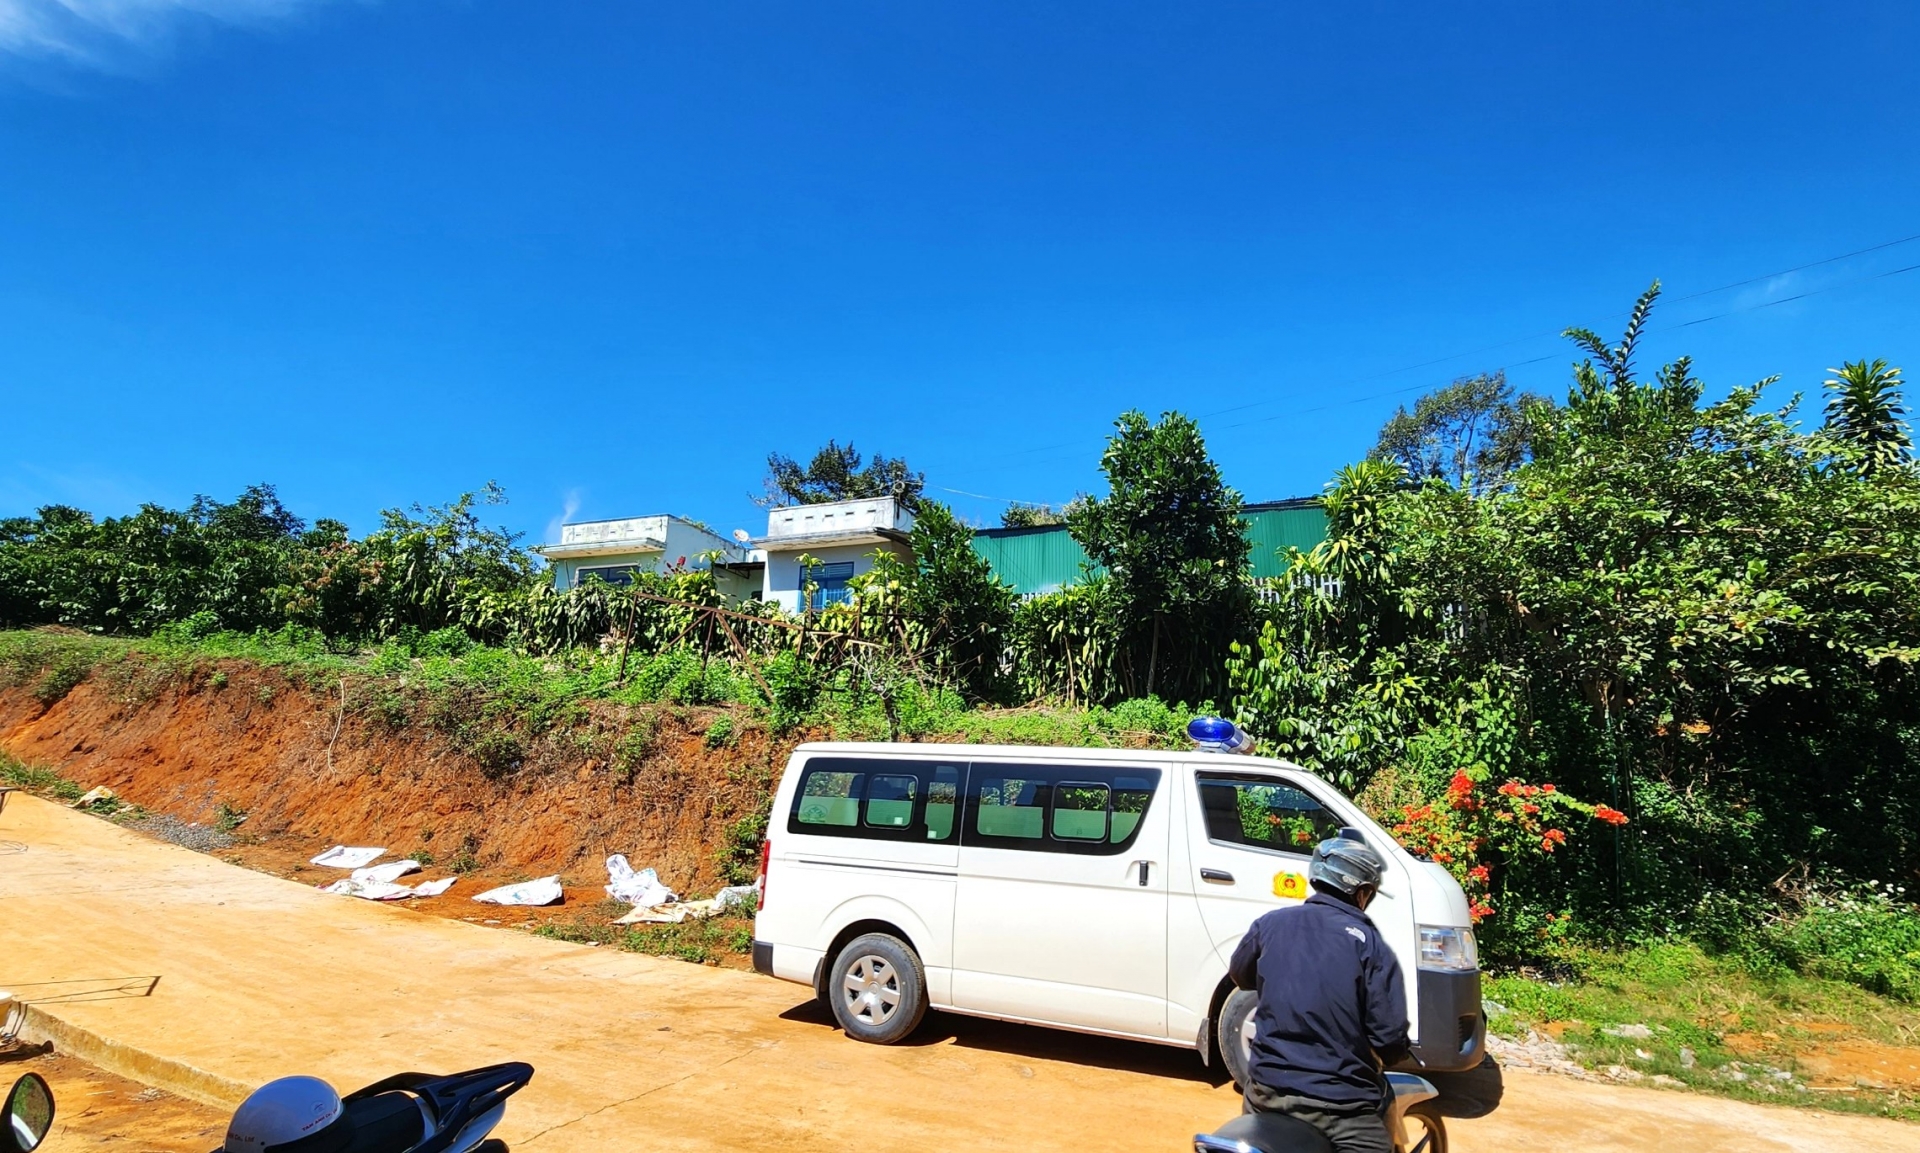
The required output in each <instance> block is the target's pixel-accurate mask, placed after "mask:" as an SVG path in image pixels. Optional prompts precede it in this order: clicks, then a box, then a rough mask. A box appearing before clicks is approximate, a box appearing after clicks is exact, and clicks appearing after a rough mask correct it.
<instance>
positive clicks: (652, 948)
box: [533, 900, 753, 965]
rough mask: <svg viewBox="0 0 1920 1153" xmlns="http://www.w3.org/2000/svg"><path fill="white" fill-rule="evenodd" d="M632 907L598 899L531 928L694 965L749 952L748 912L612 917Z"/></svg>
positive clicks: (750, 917)
mask: <svg viewBox="0 0 1920 1153" xmlns="http://www.w3.org/2000/svg"><path fill="white" fill-rule="evenodd" d="M632 907H633V906H631V905H629V904H627V903H626V902H625V901H613V900H607V901H601V902H599V903H598V904H595V905H591V906H589V907H587V908H586V909H585V910H583V911H582V914H581V915H580V916H578V917H576V918H574V919H573V920H571V921H553V922H549V923H547V924H545V925H542V926H540V927H539V928H538V929H535V930H534V931H533V932H534V935H535V936H537V937H547V938H549V939H551V940H555V941H572V942H573V943H575V944H578V945H611V946H613V947H615V948H618V949H625V950H627V951H628V952H630V953H647V954H650V955H652V956H656V957H674V958H677V959H678V960H682V961H691V962H693V963H694V964H696V965H719V964H722V963H723V959H725V958H729V957H732V958H738V957H745V956H748V955H750V954H751V953H752V952H753V910H752V908H751V907H749V908H747V909H745V910H742V911H741V912H739V913H723V914H721V915H720V916H717V917H710V918H708V919H707V920H704V921H682V922H681V923H680V924H678V925H632V926H628V925H615V924H611V923H610V922H612V921H613V920H614V919H616V918H618V917H620V916H622V915H624V914H625V913H626V912H627V910H629V909H631V908H632Z"/></svg>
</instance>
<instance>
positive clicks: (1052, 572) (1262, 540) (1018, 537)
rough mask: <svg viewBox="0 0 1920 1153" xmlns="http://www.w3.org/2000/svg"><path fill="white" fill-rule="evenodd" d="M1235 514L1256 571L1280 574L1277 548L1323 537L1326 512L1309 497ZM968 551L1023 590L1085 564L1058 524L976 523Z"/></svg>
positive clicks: (1037, 588) (1058, 579)
mask: <svg viewBox="0 0 1920 1153" xmlns="http://www.w3.org/2000/svg"><path fill="white" fill-rule="evenodd" d="M1240 515H1241V518H1242V519H1243V520H1245V521H1246V522H1247V536H1248V538H1249V539H1250V540H1251V541H1252V542H1253V548H1252V550H1251V551H1250V553H1249V559H1250V560H1252V562H1253V575H1254V576H1255V577H1276V576H1279V575H1280V574H1281V572H1282V570H1283V569H1284V568H1285V566H1286V562H1285V561H1284V560H1283V559H1282V558H1281V552H1282V550H1284V549H1286V548H1287V547H1289V546H1291V547H1293V548H1297V549H1299V550H1300V551H1302V552H1305V551H1307V550H1308V549H1311V548H1312V547H1313V546H1314V545H1317V544H1319V543H1320V542H1321V541H1322V540H1324V539H1326V535H1327V518H1326V514H1325V513H1323V512H1322V511H1321V510H1320V503H1319V501H1318V500H1316V499H1315V498H1313V497H1300V498H1297V499H1294V500H1275V501H1265V502H1262V503H1260V504H1250V505H1246V506H1244V507H1242V508H1241V510H1240ZM973 551H975V552H977V553H979V554H980V555H981V556H983V557H985V558H986V559H987V563H988V564H991V565H992V566H993V571H994V572H995V573H997V574H999V577H1000V579H1001V580H1004V581H1006V582H1007V583H1008V584H1010V585H1012V586H1013V589H1014V591H1015V592H1017V593H1019V594H1020V595H1022V596H1027V595H1029V594H1032V593H1047V592H1053V591H1054V590H1056V589H1058V588H1060V587H1061V586H1063V585H1070V584H1073V583H1074V582H1076V581H1078V580H1079V579H1080V574H1081V572H1082V570H1084V569H1085V568H1086V567H1087V554H1086V551H1085V550H1083V549H1082V548H1081V547H1080V545H1079V544H1078V543H1077V542H1076V541H1075V540H1074V539H1073V536H1072V534H1071V533H1069V532H1067V526H1066V525H1063V524H1050V525H1041V526H1039V527H1037V528H983V529H979V530H977V531H975V533H974V534H973Z"/></svg>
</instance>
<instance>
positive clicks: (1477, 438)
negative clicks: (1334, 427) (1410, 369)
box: [1369, 370, 1552, 492]
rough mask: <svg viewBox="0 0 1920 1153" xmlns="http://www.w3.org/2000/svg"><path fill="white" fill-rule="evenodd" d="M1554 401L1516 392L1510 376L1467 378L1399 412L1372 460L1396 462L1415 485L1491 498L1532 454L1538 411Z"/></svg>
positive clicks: (1387, 426)
mask: <svg viewBox="0 0 1920 1153" xmlns="http://www.w3.org/2000/svg"><path fill="white" fill-rule="evenodd" d="M1551 403H1552V402H1551V401H1549V400H1547V398H1545V397H1543V396H1536V395H1534V394H1532V393H1519V394H1516V393H1515V392H1514V389H1513V386H1512V385H1511V384H1508V383H1507V374H1506V372H1505V370H1502V371H1500V372H1495V373H1490V374H1489V373H1482V374H1481V375H1479V376H1467V377H1461V378H1460V379H1459V380H1456V381H1454V382H1453V383H1452V384H1449V385H1447V386H1445V387H1444V388H1439V389H1435V390H1434V391H1433V392H1430V393H1427V394H1426V395H1425V396H1423V397H1421V398H1420V399H1419V400H1417V401H1415V402H1414V405H1413V411H1412V412H1408V411H1407V410H1406V407H1405V406H1402V407H1401V408H1400V409H1398V410H1397V411H1396V412H1395V413H1394V414H1393V416H1392V417H1391V418H1390V419H1389V420H1388V421H1387V423H1386V424H1385V425H1383V426H1382V427H1381V429H1380V439H1379V442H1378V443H1376V444H1375V445H1374V446H1373V452H1372V453H1371V454H1369V455H1371V456H1372V457H1373V458H1374V459H1376V460H1390V461H1396V462H1398V463H1399V464H1400V466H1401V467H1402V468H1404V469H1406V470H1407V475H1408V476H1410V477H1412V478H1413V479H1414V480H1416V481H1418V480H1426V479H1428V478H1438V479H1440V480H1444V481H1446V482H1447V483H1449V484H1451V485H1453V486H1454V487H1455V488H1458V489H1465V490H1470V491H1473V492H1485V491H1487V490H1488V489H1490V488H1496V487H1498V486H1499V485H1500V484H1502V483H1503V482H1504V481H1505V478H1506V476H1507V474H1508V473H1510V472H1512V471H1513V470H1514V469H1516V468H1518V467H1519V466H1520V465H1521V464H1522V463H1523V462H1525V461H1526V459H1527V458H1528V457H1529V456H1530V455H1531V454H1532V450H1533V432H1534V427H1535V423H1536V421H1537V416H1536V415H1535V414H1536V413H1537V411H1538V409H1539V408H1540V407H1542V406H1550V405H1551Z"/></svg>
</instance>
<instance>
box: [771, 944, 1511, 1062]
mask: <svg viewBox="0 0 1920 1153" xmlns="http://www.w3.org/2000/svg"><path fill="white" fill-rule="evenodd" d="M756 957H757V954H756ZM1414 980H1415V981H1416V982H1417V984H1416V985H1415V986H1414V988H1415V993H1416V996H1417V997H1418V998H1419V1003H1420V1039H1419V1040H1418V1041H1415V1042H1414V1043H1413V1045H1412V1049H1413V1055H1414V1057H1415V1058H1416V1059H1417V1060H1418V1061H1419V1062H1420V1064H1421V1066H1423V1067H1424V1068H1428V1069H1435V1070H1439V1071H1441V1072H1457V1071H1459V1070H1463V1069H1471V1068H1473V1067H1474V1066H1476V1065H1478V1064H1479V1063H1480V1059H1481V1058H1482V1057H1483V1056H1485V1055H1486V1050H1487V1017H1486V1014H1485V1013H1483V1012H1481V1010H1480V971H1479V970H1478V969H1475V970H1473V971H1472V972H1468V973H1447V972H1436V971H1434V970H1430V969H1420V970H1418V971H1417V972H1416V973H1415V974H1414Z"/></svg>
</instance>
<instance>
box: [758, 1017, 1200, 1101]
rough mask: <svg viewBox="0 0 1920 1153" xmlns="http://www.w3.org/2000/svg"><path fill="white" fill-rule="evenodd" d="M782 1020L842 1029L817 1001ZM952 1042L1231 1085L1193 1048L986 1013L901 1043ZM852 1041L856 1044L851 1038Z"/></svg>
mask: <svg viewBox="0 0 1920 1153" xmlns="http://www.w3.org/2000/svg"><path fill="white" fill-rule="evenodd" d="M780 1019H781V1020H783V1021H794V1022H798V1023H801V1024H807V1025H818V1026H820V1027H821V1028H825V1029H835V1030H837V1029H839V1028H840V1025H839V1023H838V1022H837V1021H835V1020H834V1019H833V1013H832V1012H831V1011H830V1010H828V1009H827V1007H826V1006H824V1005H822V1004H820V1002H818V1001H814V1000H807V1001H803V1002H801V1003H800V1004H798V1005H795V1006H794V1007H793V1008H791V1009H788V1010H787V1011H786V1012H784V1013H782V1014H780ZM949 1043H951V1044H952V1045H954V1046H956V1047H957V1048H961V1049H978V1050H981V1051H984V1052H989V1053H1001V1054H1005V1055H1007V1056H1010V1057H1031V1058H1034V1059H1035V1060H1040V1061H1059V1062H1061V1063H1063V1064H1068V1065H1084V1066H1087V1067H1089V1068H1095V1069H1115V1070H1119V1071H1122V1072H1127V1073H1141V1074H1145V1075H1146V1076H1149V1077H1167V1078H1170V1079H1173V1080H1177V1081H1198V1082H1201V1083H1204V1084H1207V1085H1212V1086H1215V1087H1218V1086H1221V1085H1225V1084H1226V1083H1227V1080H1228V1078H1227V1071H1226V1070H1225V1069H1222V1068H1219V1067H1218V1063H1217V1062H1216V1063H1215V1065H1214V1066H1212V1067H1209V1066H1206V1065H1203V1064H1201V1063H1200V1058H1199V1056H1198V1055H1197V1054H1195V1053H1194V1052H1193V1051H1192V1050H1189V1049H1174V1048H1169V1047H1168V1046H1165V1045H1149V1044H1147V1043H1146V1042H1144V1041H1126V1040H1122V1039H1119V1038H1116V1037H1093V1036H1089V1035H1087V1034H1085V1033H1069V1032H1067V1031H1065V1030H1062V1029H1045V1028H1042V1027H1040V1026H1038V1025H1017V1024H1014V1023H1012V1022H1009V1021H990V1020H988V1019H986V1018H984V1017H963V1016H960V1015H958V1014H955V1013H941V1012H937V1011H936V1012H930V1013H928V1014H927V1019H926V1020H925V1021H922V1022H921V1023H920V1028H918V1029H916V1030H914V1033H913V1036H911V1037H909V1038H907V1039H906V1040H904V1041H902V1042H900V1043H899V1044H900V1047H902V1048H909V1049H913V1048H924V1047H927V1046H932V1045H945V1044H949ZM848 1044H858V1042H855V1041H851V1040H850V1041H849V1042H848Z"/></svg>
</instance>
